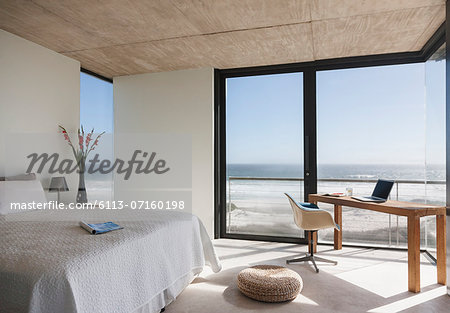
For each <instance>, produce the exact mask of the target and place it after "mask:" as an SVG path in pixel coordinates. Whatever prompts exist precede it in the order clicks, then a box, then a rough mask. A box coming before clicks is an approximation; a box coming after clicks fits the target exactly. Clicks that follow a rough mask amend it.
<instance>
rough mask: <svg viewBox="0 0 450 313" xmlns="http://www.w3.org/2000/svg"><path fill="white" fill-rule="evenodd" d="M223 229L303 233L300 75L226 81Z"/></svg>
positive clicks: (231, 231)
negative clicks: (297, 219)
mask: <svg viewBox="0 0 450 313" xmlns="http://www.w3.org/2000/svg"><path fill="white" fill-rule="evenodd" d="M226 119H227V120H226V134H227V136H226V138H227V208H226V210H227V212H226V222H227V228H226V231H227V233H238V234H253V235H269V236H292V237H297V238H298V237H303V231H301V230H300V229H299V228H298V227H297V226H296V225H295V224H294V220H293V216H292V210H291V208H290V206H289V202H288V200H287V198H286V196H285V195H284V193H289V194H291V195H292V196H293V197H294V198H295V199H297V200H303V74H302V73H292V74H278V75H261V76H251V77H238V78H228V79H227V81H226Z"/></svg>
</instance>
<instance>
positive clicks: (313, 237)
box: [308, 231, 317, 254]
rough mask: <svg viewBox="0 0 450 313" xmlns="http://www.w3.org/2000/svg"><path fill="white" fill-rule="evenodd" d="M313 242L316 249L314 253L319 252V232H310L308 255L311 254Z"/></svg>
mask: <svg viewBox="0 0 450 313" xmlns="http://www.w3.org/2000/svg"><path fill="white" fill-rule="evenodd" d="M311 240H313V249H314V253H316V252H317V232H314V233H313V232H312V231H309V232H308V253H310V254H311V244H310V242H311Z"/></svg>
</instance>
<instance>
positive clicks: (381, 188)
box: [352, 179, 394, 203]
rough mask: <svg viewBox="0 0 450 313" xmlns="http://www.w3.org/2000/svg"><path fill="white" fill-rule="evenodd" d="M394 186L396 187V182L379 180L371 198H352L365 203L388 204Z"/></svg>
mask: <svg viewBox="0 0 450 313" xmlns="http://www.w3.org/2000/svg"><path fill="white" fill-rule="evenodd" d="M392 186H394V181H392V180H384V179H379V180H378V182H377V184H376V186H375V189H374V190H373V193H372V195H371V196H370V197H352V198H353V199H356V200H359V201H364V202H377V203H382V202H386V200H387V199H388V197H389V194H390V193H391V189H392Z"/></svg>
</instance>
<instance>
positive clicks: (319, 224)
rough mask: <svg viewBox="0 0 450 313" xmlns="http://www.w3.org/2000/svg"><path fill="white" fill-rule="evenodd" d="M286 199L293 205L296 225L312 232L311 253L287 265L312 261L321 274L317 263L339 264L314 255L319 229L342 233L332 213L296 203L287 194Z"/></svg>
mask: <svg viewBox="0 0 450 313" xmlns="http://www.w3.org/2000/svg"><path fill="white" fill-rule="evenodd" d="M285 195H286V197H288V199H289V203H290V204H291V208H292V211H293V213H294V221H295V224H296V225H297V226H298V227H299V228H301V229H303V230H306V231H308V232H310V234H309V236H308V245H310V251H311V253H307V254H306V256H305V257H302V258H297V259H292V260H287V261H286V263H287V264H291V263H296V262H307V261H311V262H312V264H313V265H314V268H315V269H316V272H317V273H319V269H318V268H317V265H316V261H321V262H326V263H332V264H334V265H336V264H337V262H336V261H332V260H327V259H324V258H320V257H317V256H315V255H314V239H313V238H317V236H314V234H315V233H317V231H318V230H319V229H325V228H336V229H337V230H339V231H340V228H339V225H337V224H336V223H335V222H334V221H333V217H332V216H331V214H330V213H328V212H327V211H325V210H321V209H319V207H318V206H317V205H315V204H312V203H299V202H296V201H295V200H294V199H292V197H291V196H290V195H288V194H287V193H285Z"/></svg>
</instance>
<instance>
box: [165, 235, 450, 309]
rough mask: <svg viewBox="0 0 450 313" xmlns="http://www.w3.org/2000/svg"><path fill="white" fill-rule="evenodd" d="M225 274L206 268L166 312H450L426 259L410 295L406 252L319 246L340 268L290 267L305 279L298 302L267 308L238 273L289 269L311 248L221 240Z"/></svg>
mask: <svg viewBox="0 0 450 313" xmlns="http://www.w3.org/2000/svg"><path fill="white" fill-rule="evenodd" d="M214 245H215V247H216V250H217V253H218V254H219V256H220V259H221V260H222V265H223V270H222V271H221V272H220V273H217V274H214V273H212V271H211V270H209V269H206V270H205V271H204V272H203V273H202V274H201V275H200V276H199V277H198V278H196V279H195V280H194V281H193V283H192V284H191V285H189V286H188V287H187V288H186V289H185V290H184V291H183V293H182V294H181V295H180V296H179V297H178V298H177V299H176V300H175V301H174V302H173V303H172V304H170V305H169V306H168V307H167V308H166V312H167V313H187V312H196V313H203V312H205V313H206V312H208V313H209V312H211V313H222V312H223V313H225V312H286V313H288V312H308V313H314V312H346V313H348V312H392V313H394V312H426V313H429V312H430V313H431V312H439V313H440V312H450V297H449V296H447V294H446V292H447V291H446V287H445V286H442V285H438V284H436V268H435V267H434V266H432V265H431V264H429V262H428V261H427V260H426V259H425V258H424V257H422V260H421V261H422V262H421V287H422V292H420V293H417V294H414V293H410V292H408V291H407V290H408V289H407V276H408V275H407V273H408V272H407V255H406V252H405V251H391V250H376V249H363V248H344V249H343V250H340V251H335V250H333V249H332V247H331V246H319V247H318V248H319V254H320V256H322V257H325V258H328V259H333V260H336V261H338V262H339V263H338V265H337V266H334V265H330V264H325V263H318V266H319V268H320V273H319V274H316V273H315V272H314V270H313V268H312V267H311V266H310V265H309V264H307V263H300V264H292V265H288V267H289V268H291V269H293V270H295V271H296V272H298V273H299V274H300V276H301V277H302V278H303V282H304V288H303V291H302V293H301V294H300V296H298V297H297V298H296V299H295V300H294V301H292V302H288V303H279V304H267V303H261V302H257V301H254V300H251V299H249V298H247V297H245V296H244V295H242V294H241V293H240V292H239V290H238V289H237V286H236V275H237V273H238V272H239V271H240V270H241V269H243V268H245V267H247V266H251V265H256V264H275V265H283V266H285V260H286V259H289V258H295V257H298V256H300V255H302V254H304V252H305V251H306V246H298V245H293V244H282V243H269V242H255V241H254V242H252V241H242V240H229V239H220V240H216V241H214Z"/></svg>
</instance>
